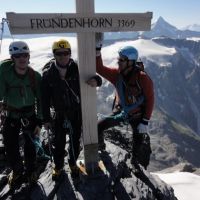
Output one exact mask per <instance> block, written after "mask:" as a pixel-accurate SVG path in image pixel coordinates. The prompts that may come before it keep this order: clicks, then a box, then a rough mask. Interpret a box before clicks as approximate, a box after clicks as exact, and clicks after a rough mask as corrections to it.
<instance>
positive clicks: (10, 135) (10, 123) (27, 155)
mask: <svg viewBox="0 0 200 200" xmlns="http://www.w3.org/2000/svg"><path fill="white" fill-rule="evenodd" d="M35 119H36V118H35V116H32V117H30V118H28V119H27V118H26V120H28V121H27V122H28V124H27V126H26V127H24V126H23V125H22V123H21V119H12V118H9V117H7V118H6V119H5V122H4V125H3V137H4V145H5V151H6V159H7V161H8V164H9V166H10V167H11V169H12V170H13V172H14V173H23V172H24V167H25V171H26V173H27V174H31V173H32V172H33V171H34V170H35V166H36V150H35V145H34V143H33V138H34V134H33V131H34V129H35V127H36V124H35V121H36V120H35ZM21 131H22V134H23V138H24V164H25V166H24V165H23V158H22V156H21V154H20V138H19V135H20V132H21Z"/></svg>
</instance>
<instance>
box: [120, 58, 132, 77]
mask: <svg viewBox="0 0 200 200" xmlns="http://www.w3.org/2000/svg"><path fill="white" fill-rule="evenodd" d="M118 66H119V72H120V73H121V74H122V75H126V74H128V73H129V72H130V71H131V70H132V67H133V61H131V60H128V59H127V58H126V57H123V56H120V57H119V58H118Z"/></svg>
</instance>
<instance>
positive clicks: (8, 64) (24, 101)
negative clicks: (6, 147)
mask: <svg viewBox="0 0 200 200" xmlns="http://www.w3.org/2000/svg"><path fill="white" fill-rule="evenodd" d="M30 70H32V74H33V75H32V76H33V78H32V79H33V80H30V79H31V78H30ZM33 81H34V89H33ZM2 100H3V102H5V104H6V105H7V106H8V116H9V117H12V118H20V117H29V116H31V115H33V114H34V113H36V116H37V118H38V119H42V111H41V110H42V108H41V75H40V74H39V73H38V72H36V71H34V70H33V69H32V68H30V67H28V70H27V72H26V74H25V75H19V74H17V73H16V71H15V68H14V63H13V62H12V61H11V60H5V61H2V62H1V63H0V101H2ZM9 107H11V108H14V109H16V110H23V108H26V107H32V109H31V110H28V111H27V112H17V111H16V110H14V109H10V110H9ZM35 108H36V109H35Z"/></svg>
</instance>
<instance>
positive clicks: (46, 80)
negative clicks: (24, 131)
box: [41, 59, 81, 122]
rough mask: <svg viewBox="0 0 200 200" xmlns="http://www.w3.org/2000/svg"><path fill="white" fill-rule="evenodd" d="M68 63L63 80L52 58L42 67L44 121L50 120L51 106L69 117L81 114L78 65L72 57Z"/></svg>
mask: <svg viewBox="0 0 200 200" xmlns="http://www.w3.org/2000/svg"><path fill="white" fill-rule="evenodd" d="M69 63H70V64H69V65H68V67H67V73H66V76H65V80H62V79H61V78H60V74H59V71H58V69H57V68H56V66H55V60H54V59H53V60H51V61H50V62H48V63H47V64H46V65H45V67H44V68H43V76H42V84H41V85H42V108H43V117H44V122H49V121H50V120H51V117H50V116H51V115H50V107H53V108H54V110H55V111H56V113H57V114H58V113H60V114H61V113H63V114H65V115H67V117H69V118H70V117H72V116H73V118H74V115H76V116H77V115H79V117H80V115H81V104H80V103H81V102H80V81H79V72H78V66H77V64H76V63H75V62H74V61H73V60H72V59H71V60H70V62H69Z"/></svg>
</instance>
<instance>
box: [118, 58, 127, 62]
mask: <svg viewBox="0 0 200 200" xmlns="http://www.w3.org/2000/svg"><path fill="white" fill-rule="evenodd" d="M127 61H128V60H127V59H123V58H118V62H127Z"/></svg>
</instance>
